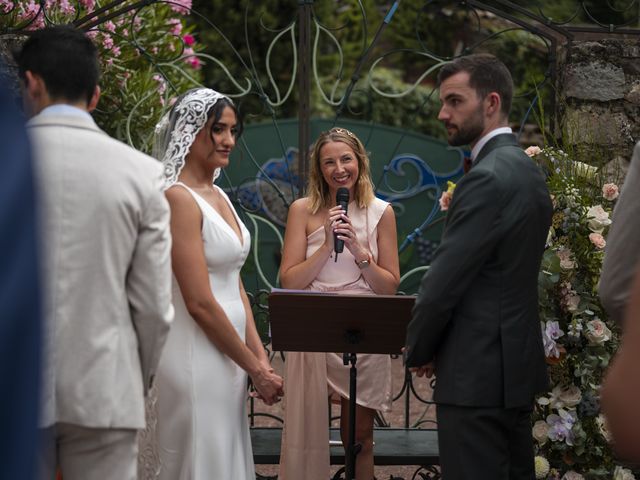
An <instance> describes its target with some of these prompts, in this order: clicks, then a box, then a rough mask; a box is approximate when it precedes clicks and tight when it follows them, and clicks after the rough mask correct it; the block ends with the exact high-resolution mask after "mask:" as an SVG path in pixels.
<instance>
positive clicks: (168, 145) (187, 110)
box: [153, 88, 232, 189]
mask: <svg viewBox="0 0 640 480" xmlns="http://www.w3.org/2000/svg"><path fill="white" fill-rule="evenodd" d="M221 98H225V99H227V100H229V102H231V100H230V99H229V98H228V97H226V96H224V95H222V94H221V93H218V92H216V91H215V90H212V89H210V88H195V89H193V90H189V91H188V92H186V93H185V94H183V95H182V96H181V97H180V98H178V100H177V101H176V103H175V104H174V105H173V108H171V110H169V111H168V112H167V113H166V114H165V115H164V116H163V117H162V118H161V119H160V121H159V122H158V124H157V125H156V129H155V140H154V145H153V156H154V157H155V158H157V159H158V160H161V161H162V165H163V167H164V177H165V189H166V188H169V187H170V186H171V185H173V184H174V183H176V182H177V181H178V176H179V175H180V172H181V171H182V167H184V164H185V158H186V156H187V154H188V153H189V150H190V148H191V145H192V144H193V141H194V140H195V138H196V135H197V134H198V132H199V131H200V130H202V127H204V126H205V124H206V123H207V120H208V117H207V116H208V114H209V111H210V110H211V107H213V106H214V105H215V104H216V102H217V101H218V100H220V99H221ZM231 103H232V102H231ZM218 175H220V169H219V168H217V169H216V170H215V172H214V174H213V180H212V181H215V179H216V178H218Z"/></svg>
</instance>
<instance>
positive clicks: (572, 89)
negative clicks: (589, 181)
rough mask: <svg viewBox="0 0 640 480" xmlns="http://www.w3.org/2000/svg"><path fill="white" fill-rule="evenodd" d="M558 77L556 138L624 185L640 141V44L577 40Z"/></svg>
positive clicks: (634, 41)
mask: <svg viewBox="0 0 640 480" xmlns="http://www.w3.org/2000/svg"><path fill="white" fill-rule="evenodd" d="M558 72H559V76H558V94H557V100H558V102H557V106H558V108H557V111H558V118H557V126H558V128H559V129H560V130H561V131H559V132H557V133H558V135H559V136H562V139H563V143H564V145H565V146H569V147H571V148H573V149H574V151H575V152H576V154H577V155H578V156H579V157H580V158H579V159H580V160H582V161H585V162H587V163H591V164H594V165H597V166H604V168H605V171H606V172H607V176H608V177H609V179H611V180H615V181H620V180H621V178H620V177H621V176H623V175H624V174H626V170H627V169H628V165H629V160H630V159H631V154H632V152H633V147H634V145H635V142H637V141H638V140H640V39H639V38H634V39H628V38H615V37H611V36H610V37H609V38H607V39H601V40H583V41H575V40H574V41H573V42H572V43H570V44H568V45H567V46H566V49H565V51H564V52H563V54H562V55H560V61H559V65H558Z"/></svg>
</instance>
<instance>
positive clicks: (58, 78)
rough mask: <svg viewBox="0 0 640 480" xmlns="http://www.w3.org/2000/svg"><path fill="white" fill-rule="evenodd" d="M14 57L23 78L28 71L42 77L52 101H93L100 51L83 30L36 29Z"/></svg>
mask: <svg viewBox="0 0 640 480" xmlns="http://www.w3.org/2000/svg"><path fill="white" fill-rule="evenodd" d="M15 57H16V63H17V64H18V73H19V75H20V78H22V80H23V81H24V80H25V72H26V71H30V72H31V73H33V74H35V75H39V76H40V77H42V79H43V80H44V83H45V85H46V87H47V93H48V94H49V95H50V96H51V98H52V99H55V100H67V101H70V102H78V101H86V102H87V103H89V102H90V101H91V97H92V95H93V92H94V91H95V89H96V86H97V85H98V80H99V78H100V67H99V63H98V50H97V48H96V46H95V45H94V44H93V42H92V41H91V39H90V38H89V37H87V35H86V34H85V33H84V32H83V31H81V30H79V29H77V28H74V27H72V26H69V25H60V26H55V27H46V28H43V29H41V30H37V31H35V32H34V33H33V34H31V35H30V36H29V38H28V39H27V41H26V42H25V43H24V45H23V46H22V49H21V50H20V51H19V52H18V53H17V54H16V55H15Z"/></svg>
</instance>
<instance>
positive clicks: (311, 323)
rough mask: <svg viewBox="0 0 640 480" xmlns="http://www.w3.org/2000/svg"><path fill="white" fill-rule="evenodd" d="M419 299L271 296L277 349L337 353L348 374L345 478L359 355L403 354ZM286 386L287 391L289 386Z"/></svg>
mask: <svg viewBox="0 0 640 480" xmlns="http://www.w3.org/2000/svg"><path fill="white" fill-rule="evenodd" d="M414 301H415V297H410V296H400V295H338V294H327V293H312V292H294V291H287V290H275V291H273V292H272V293H271V294H270V295H269V317H270V323H271V344H272V348H273V350H281V351H289V352H336V353H342V354H343V361H344V364H345V365H349V364H351V368H350V370H349V374H350V375H349V441H348V444H347V446H346V448H345V474H346V477H345V478H346V480H353V479H354V478H355V472H356V463H355V460H356V455H357V454H358V452H359V451H360V445H356V443H355V430H356V388H357V369H356V360H357V358H356V354H357V353H380V354H400V353H401V348H402V347H403V346H404V342H405V337H406V330H407V324H408V323H409V320H410V319H411V309H412V308H413V304H414ZM285 388H286V387H285Z"/></svg>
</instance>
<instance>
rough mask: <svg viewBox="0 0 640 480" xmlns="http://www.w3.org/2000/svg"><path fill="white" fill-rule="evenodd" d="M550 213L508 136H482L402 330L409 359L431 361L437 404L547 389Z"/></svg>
mask: <svg viewBox="0 0 640 480" xmlns="http://www.w3.org/2000/svg"><path fill="white" fill-rule="evenodd" d="M551 215H552V205H551V200H550V197H549V192H548V190H547V186H546V183H545V180H544V176H543V174H542V172H541V170H540V168H539V167H538V166H537V165H536V164H535V163H534V162H533V161H532V160H531V159H530V158H529V157H528V156H527V155H526V154H525V153H524V152H523V151H522V149H521V148H520V147H519V146H518V143H517V142H516V139H515V136H514V135H510V134H503V135H498V136H496V137H493V138H492V139H491V140H489V142H487V144H486V145H485V146H484V147H483V149H482V150H481V151H480V153H479V155H478V158H477V160H476V162H475V164H474V166H473V168H472V169H471V170H470V171H469V173H467V174H466V175H465V176H464V177H463V178H462V179H461V180H460V182H459V183H458V185H457V187H456V189H455V191H454V193H453V199H452V202H451V205H450V208H449V211H448V212H447V218H446V224H445V229H444V234H443V237H442V242H441V244H440V247H439V248H438V251H437V252H436V256H435V258H434V260H433V262H432V263H431V266H430V268H429V270H428V271H427V273H426V274H425V276H424V277H423V279H422V283H421V285H420V290H419V293H418V298H417V300H416V304H415V307H414V309H413V318H412V321H411V323H410V324H409V327H408V331H407V352H406V354H405V358H406V362H407V365H408V366H410V367H412V366H421V365H426V364H427V363H428V362H430V361H432V360H434V359H435V361H436V377H437V381H436V390H435V393H434V399H435V401H436V402H437V403H441V404H450V405H460V406H478V407H504V408H513V407H521V406H531V404H532V401H533V397H534V395H535V394H536V393H537V392H540V391H544V390H545V389H546V388H547V386H548V378H547V372H546V366H545V359H544V350H543V346H542V335H541V330H540V321H539V316H538V272H539V269H540V262H541V258H542V254H543V252H544V246H545V241H546V237H547V233H548V230H549V226H550V224H551Z"/></svg>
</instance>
